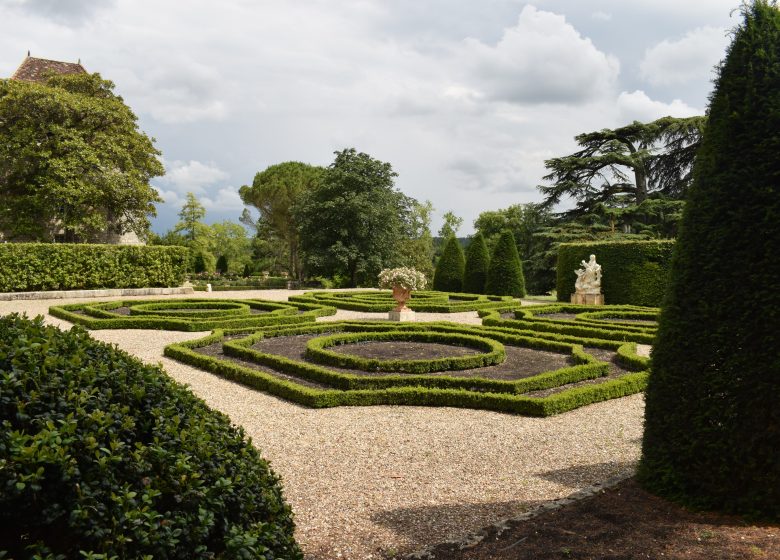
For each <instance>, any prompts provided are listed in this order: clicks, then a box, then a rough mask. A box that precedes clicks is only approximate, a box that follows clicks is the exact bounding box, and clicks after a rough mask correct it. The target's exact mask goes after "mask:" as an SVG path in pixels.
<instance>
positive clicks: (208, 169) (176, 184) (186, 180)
mask: <svg viewBox="0 0 780 560" xmlns="http://www.w3.org/2000/svg"><path fill="white" fill-rule="evenodd" d="M163 165H164V166H165V175H164V176H163V177H161V178H160V179H158V180H157V181H156V182H157V183H162V184H163V185H168V186H170V187H172V189H173V190H174V191H176V192H178V193H180V194H185V193H188V192H192V193H194V194H196V195H198V194H203V193H204V192H205V191H206V187H207V186H210V185H214V184H215V183H218V182H220V181H224V180H225V179H227V178H228V177H230V175H229V174H228V173H227V172H225V171H222V170H221V169H220V168H219V167H217V166H216V165H215V164H213V163H201V162H199V161H195V160H190V161H170V162H169V161H165V160H163Z"/></svg>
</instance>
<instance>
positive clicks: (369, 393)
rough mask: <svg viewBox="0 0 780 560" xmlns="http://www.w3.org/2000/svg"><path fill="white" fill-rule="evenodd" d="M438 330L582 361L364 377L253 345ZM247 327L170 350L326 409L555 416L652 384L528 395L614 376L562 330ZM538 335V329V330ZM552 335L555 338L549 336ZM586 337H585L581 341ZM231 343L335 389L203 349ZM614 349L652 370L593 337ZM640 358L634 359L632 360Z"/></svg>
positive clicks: (630, 351) (641, 377) (633, 381)
mask: <svg viewBox="0 0 780 560" xmlns="http://www.w3.org/2000/svg"><path fill="white" fill-rule="evenodd" d="M334 331H336V332H342V331H343V332H346V333H349V332H358V333H360V332H363V331H366V332H382V331H391V332H392V331H396V332H397V331H402V332H415V331H417V332H429V333H430V332H433V333H448V332H449V333H455V332H457V333H463V334H469V335H474V336H481V337H485V338H491V339H493V340H496V341H499V342H501V343H502V344H513V343H514V344H517V345H526V346H531V347H534V348H542V349H548V350H553V351H559V352H560V351H567V352H570V353H571V355H572V356H573V358H574V360H575V362H577V364H578V365H574V366H570V367H565V368H561V369H558V370H554V371H550V372H545V373H541V374H538V375H534V376H531V377H527V378H523V379H519V380H515V381H503V380H495V379H483V378H459V377H447V376H431V375H398V374H396V375H388V376H379V377H372V376H360V375H355V374H350V373H345V372H339V371H334V370H331V369H328V368H325V367H321V366H318V365H316V364H310V363H307V362H302V361H298V360H292V359H289V358H286V357H283V356H277V355H271V354H266V353H262V352H259V351H257V350H255V349H252V348H251V346H252V345H253V344H255V343H256V342H257V341H259V340H261V339H263V338H264V337H269V336H285V335H296V334H310V333H323V332H334ZM246 332H247V329H234V330H216V331H215V332H214V333H212V334H210V335H209V336H207V337H205V338H201V339H198V340H191V341H187V342H183V343H178V344H171V345H169V346H167V347H166V348H165V355H166V356H168V357H171V358H174V359H177V360H179V361H182V362H184V363H188V364H190V365H193V366H196V367H199V368H202V369H205V370H207V371H210V372H212V373H215V374H217V375H220V376H222V377H225V378H227V379H231V380H234V381H237V382H240V383H243V384H245V385H248V386H250V387H253V388H255V389H259V390H262V391H266V392H268V393H271V394H274V395H277V396H279V397H282V398H285V399H288V400H291V401H294V402H297V403H299V404H302V405H305V406H309V407H314V408H324V407H333V406H368V405H382V404H387V405H418V406H454V407H460V408H477V409H486V410H494V411H499V412H510V413H516V414H524V415H530V416H550V415H552V414H559V413H562V412H566V411H568V410H572V409H574V408H578V407H580V406H584V405H586V404H591V403H595V402H600V401H603V400H607V399H611V398H617V397H622V396H625V395H629V394H634V393H637V392H640V391H642V390H643V389H644V387H645V384H646V382H647V372H646V371H638V372H636V373H630V374H626V375H623V376H621V377H619V378H617V379H614V380H610V381H605V382H603V383H599V384H592V385H586V386H583V387H575V388H571V389H565V390H563V391H561V392H559V393H554V394H552V395H549V396H546V397H530V396H526V395H525V394H524V393H528V392H531V391H539V390H544V389H550V388H556V387H562V386H565V385H566V384H569V383H576V382H579V381H584V380H588V379H595V378H598V377H601V376H604V375H607V374H608V371H609V364H607V363H606V362H601V361H599V360H596V359H595V358H594V357H593V356H591V355H589V354H587V353H586V352H584V350H583V349H582V346H581V345H580V344H577V343H575V342H564V341H562V340H554V339H553V337H561V338H570V339H572V338H573V337H567V336H566V335H558V334H555V333H549V334H548V333H538V334H539V336H538V337H529V336H524V335H523V334H520V333H518V332H517V331H516V330H513V329H501V328H490V327H460V326H457V325H453V324H452V323H416V324H415V323H412V324H406V325H384V324H381V323H370V322H359V321H354V322H353V321H345V322H334V323H317V324H309V325H294V326H290V325H276V326H270V327H266V328H261V329H258V330H257V332H254V333H253V334H250V335H248V336H246V337H245V338H241V339H233V340H225V339H224V337H225V336H226V335H227V336H235V335H238V334H242V333H246ZM534 334H537V333H534ZM545 337H547V338H545ZM580 340H581V339H580ZM221 341H222V342H223V351H224V353H225V354H226V355H228V356H231V357H235V358H240V359H242V360H247V361H252V362H255V363H257V364H260V365H263V366H266V367H269V368H272V369H276V370H277V371H279V372H281V373H287V374H290V375H294V376H297V377H300V378H302V379H306V380H309V381H312V382H316V383H319V384H321V385H325V386H327V387H328V388H322V389H321V388H312V387H308V386H304V385H301V384H298V383H295V382H293V381H290V380H288V379H283V378H281V377H278V376H275V375H273V374H271V373H267V372H264V371H260V370H257V369H253V368H250V367H247V366H244V365H242V364H240V363H236V362H234V361H228V360H222V359H219V358H216V357H213V356H207V355H204V354H200V353H198V352H196V351H195V350H194V349H195V348H198V347H201V346H208V345H210V344H214V343H219V342H221ZM591 342H596V345H598V346H600V347H604V348H610V349H612V350H615V351H618V350H621V349H622V350H621V353H622V354H624V355H625V356H626V357H627V359H626V362H630V363H631V369H639V368H644V367H645V365H644V364H643V363H642V362H641V358H640V357H639V356H636V353H635V350H636V345H631V344H623V343H619V342H617V341H614V340H596V339H594V340H588V341H587V343H588V344H590V343H591ZM631 357H636V361H634V362H631V360H630V358H631Z"/></svg>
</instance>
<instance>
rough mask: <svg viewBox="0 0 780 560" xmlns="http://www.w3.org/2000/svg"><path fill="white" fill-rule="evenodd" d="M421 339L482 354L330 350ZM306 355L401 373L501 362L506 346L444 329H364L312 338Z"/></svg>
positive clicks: (329, 362) (319, 360)
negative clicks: (417, 356) (382, 354)
mask: <svg viewBox="0 0 780 560" xmlns="http://www.w3.org/2000/svg"><path fill="white" fill-rule="evenodd" d="M390 341H401V342H420V343H438V344H448V345H452V346H465V347H468V348H472V349H474V350H479V351H480V353H479V354H470V355H465V356H451V357H445V358H435V359H427V360H378V359H374V358H364V357H362V356H355V355H353V354H345V353H342V352H334V351H333V350H328V348H329V347H331V346H340V345H345V344H356V343H359V342H390ZM306 357H307V358H309V359H310V360H312V361H315V362H317V363H320V364H324V365H331V366H336V367H347V368H353V369H359V370H362V371H389V372H402V373H430V372H438V371H453V370H462V369H472V368H479V367H485V366H490V365H495V364H500V363H501V362H503V361H504V359H505V358H506V352H505V351H504V345H503V344H501V343H500V342H498V341H497V340H491V339H488V338H483V337H479V336H474V335H468V334H458V333H442V332H401V331H389V332H361V333H345V334H334V335H330V336H322V337H318V338H313V339H311V340H310V341H309V342H308V343H307V345H306Z"/></svg>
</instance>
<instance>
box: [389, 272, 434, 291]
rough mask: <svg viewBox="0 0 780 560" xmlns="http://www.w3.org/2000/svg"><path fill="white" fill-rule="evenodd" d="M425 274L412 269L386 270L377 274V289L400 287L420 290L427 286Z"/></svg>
mask: <svg viewBox="0 0 780 560" xmlns="http://www.w3.org/2000/svg"><path fill="white" fill-rule="evenodd" d="M427 283H428V282H427V280H426V279H425V274H423V273H422V272H417V271H416V270H415V269H413V268H406V267H401V268H386V269H384V270H383V271H382V272H380V273H379V287H380V288H392V287H394V286H400V287H401V288H404V289H406V290H422V289H425V286H426V284H427Z"/></svg>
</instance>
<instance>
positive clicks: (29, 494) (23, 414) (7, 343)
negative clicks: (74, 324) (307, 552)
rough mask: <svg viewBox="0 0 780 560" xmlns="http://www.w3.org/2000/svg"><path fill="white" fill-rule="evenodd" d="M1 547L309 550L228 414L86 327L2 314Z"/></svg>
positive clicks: (28, 553) (207, 554) (150, 551)
mask: <svg viewBox="0 0 780 560" xmlns="http://www.w3.org/2000/svg"><path fill="white" fill-rule="evenodd" d="M0 423H1V425H2V428H1V429H0V465H2V468H0V488H2V491H1V492H0V549H1V550H0V556H2V557H5V555H4V554H3V551H4V552H5V554H7V556H8V557H13V558H32V557H45V558H80V557H82V556H85V557H90V558H97V557H98V556H97V555H105V556H100V557H101V558H109V557H112V558H147V557H148V558H181V559H189V558H203V559H206V558H214V557H216V558H266V559H288V558H293V559H300V558H302V555H301V553H300V551H299V549H298V547H297V545H296V544H295V541H294V540H293V522H292V517H291V513H290V508H289V506H288V505H287V504H286V503H285V502H284V499H283V497H282V491H281V487H280V485H279V480H278V479H277V477H276V476H275V475H274V473H273V472H272V471H271V470H270V468H269V466H268V464H267V463H266V462H265V461H264V460H262V459H261V458H260V456H259V454H258V452H257V450H256V449H255V448H254V447H253V446H252V445H251V443H249V442H248V441H247V440H246V439H245V437H244V434H243V432H242V431H241V430H240V429H238V428H234V427H232V426H231V424H230V421H229V419H228V418H227V417H226V416H224V415H223V414H221V413H218V412H215V411H213V410H210V409H209V408H208V407H207V406H206V405H205V403H204V402H203V401H201V400H200V399H198V398H196V397H195V396H194V395H193V394H192V393H191V392H190V391H189V390H188V389H186V388H185V387H184V386H182V385H179V384H177V383H175V382H173V381H172V380H171V379H170V378H169V377H168V376H167V375H166V374H165V372H163V371H162V370H161V369H160V368H159V366H150V365H145V364H143V363H141V362H140V361H139V360H137V359H135V358H133V357H131V356H129V355H128V354H126V353H124V352H121V351H119V350H117V349H116V348H114V347H113V346H110V345H108V344H104V343H101V342H97V341H94V340H92V339H91V338H90V337H89V336H88V335H87V334H86V333H85V332H84V331H83V330H81V329H79V328H74V329H72V330H70V331H60V330H58V329H56V328H54V327H50V326H45V325H44V324H43V320H42V319H41V318H38V319H36V320H34V321H29V320H27V319H25V318H20V317H19V316H14V315H12V316H8V317H0Z"/></svg>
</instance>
